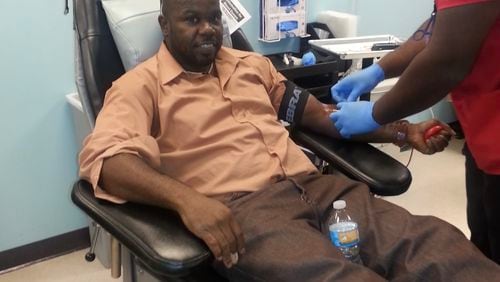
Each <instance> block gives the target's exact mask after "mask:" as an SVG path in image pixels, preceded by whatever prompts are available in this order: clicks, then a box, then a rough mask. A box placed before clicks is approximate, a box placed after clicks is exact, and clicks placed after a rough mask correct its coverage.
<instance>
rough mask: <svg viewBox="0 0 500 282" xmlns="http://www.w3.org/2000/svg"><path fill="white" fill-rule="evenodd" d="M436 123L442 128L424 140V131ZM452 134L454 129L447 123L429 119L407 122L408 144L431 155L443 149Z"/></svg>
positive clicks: (453, 134)
mask: <svg viewBox="0 0 500 282" xmlns="http://www.w3.org/2000/svg"><path fill="white" fill-rule="evenodd" d="M436 125H440V126H441V127H442V128H443V129H442V130H441V131H440V132H438V133H437V134H435V135H433V136H431V137H430V138H429V139H427V140H425V137H424V136H425V131H426V130H427V129H429V128H431V127H433V126H436ZM453 136H455V131H453V129H451V127H450V126H449V125H448V124H446V123H443V122H441V121H438V120H435V119H431V120H428V121H424V122H421V123H417V124H409V125H408V132H407V136H406V138H407V142H408V144H410V145H411V146H412V147H413V148H415V149H417V150H418V151H419V152H421V153H422V154H426V155H432V154H434V153H437V152H441V151H443V150H444V149H445V148H446V147H447V146H448V144H449V142H450V139H451V137H453Z"/></svg>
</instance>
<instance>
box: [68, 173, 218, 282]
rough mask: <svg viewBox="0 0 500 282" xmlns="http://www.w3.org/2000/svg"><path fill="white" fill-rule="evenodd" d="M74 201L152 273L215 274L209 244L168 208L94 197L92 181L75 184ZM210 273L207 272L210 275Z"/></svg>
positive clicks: (176, 274) (195, 275) (171, 275)
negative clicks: (108, 200)
mask: <svg viewBox="0 0 500 282" xmlns="http://www.w3.org/2000/svg"><path fill="white" fill-rule="evenodd" d="M71 199H72V200H73V202H74V203H75V204H76V205H77V206H78V207H79V208H81V209H82V210H83V211H84V212H85V213H86V214H87V215H88V216H90V217H91V218H92V219H93V220H94V221H95V222H97V223H98V224H99V225H101V226H102V227H103V228H104V229H105V230H106V231H108V232H109V233H110V234H111V235H112V236H113V237H115V238H116V239H118V241H120V242H121V243H122V244H123V245H125V246H126V247H127V248H128V249H129V250H130V251H131V252H132V253H133V254H134V255H136V256H137V258H138V259H139V260H140V261H141V264H142V266H143V267H145V268H147V270H149V272H150V273H152V274H154V275H155V276H157V277H162V278H166V277H168V278H175V277H186V276H189V277H200V276H201V277H200V278H199V279H192V280H190V281H195V280H196V281H206V280H204V279H203V275H204V274H207V275H208V272H210V274H209V275H208V276H214V273H215V272H214V271H213V270H212V269H211V268H210V267H209V265H210V262H211V261H212V259H213V257H212V255H211V253H210V251H209V250H208V248H207V247H206V245H205V244H204V243H203V242H202V241H201V240H199V239H198V238H197V237H195V236H194V235H193V234H192V233H191V232H189V230H187V229H186V227H185V226H184V225H183V223H182V221H181V219H180V218H179V216H178V215H177V214H176V213H175V212H173V211H169V210H166V209H161V208H156V207H151V206H147V205H140V204H134V203H126V204H113V203H109V202H107V201H102V200H99V199H97V198H95V197H94V192H93V190H92V187H91V186H90V184H89V183H88V182H86V181H83V180H80V181H78V182H77V183H75V185H74V186H73V191H72V193H71ZM206 277H207V276H205V278H206Z"/></svg>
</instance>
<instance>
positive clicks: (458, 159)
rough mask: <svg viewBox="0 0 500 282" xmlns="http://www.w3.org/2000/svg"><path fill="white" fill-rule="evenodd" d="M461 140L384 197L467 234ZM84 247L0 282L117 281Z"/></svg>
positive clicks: (416, 166)
mask: <svg viewBox="0 0 500 282" xmlns="http://www.w3.org/2000/svg"><path fill="white" fill-rule="evenodd" d="M462 145H463V141H462V140H453V141H452V142H451V144H450V146H449V147H448V148H447V149H446V150H445V151H444V152H442V153H439V154H436V155H433V156H425V155H422V154H420V153H418V152H415V153H414V155H413V160H412V162H411V164H410V165H409V168H410V170H411V172H412V176H413V182H412V185H411V187H410V189H409V190H408V191H407V192H406V193H404V194H403V195H401V196H397V197H387V198H386V199H387V200H389V201H391V202H393V203H396V204H398V205H401V206H403V207H405V208H406V209H408V210H409V211H410V212H412V213H414V214H421V215H435V216H437V217H440V218H442V219H444V220H446V221H448V222H450V223H452V224H454V225H455V226H457V227H458V228H459V229H460V230H462V232H464V234H466V235H467V236H468V235H469V231H468V228H467V223H466V218H465V203H466V200H465V184H464V183H465V182H464V166H463V162H464V158H463V156H462V154H461V153H460V150H461V148H462ZM381 149H382V150H383V151H385V152H387V153H389V154H390V155H392V156H394V157H395V158H397V159H398V160H400V161H401V162H402V163H405V164H406V163H407V161H408V157H409V152H403V153H399V152H398V150H397V148H396V147H395V146H393V145H384V146H383V147H382V148H381ZM85 252H86V250H82V251H78V252H74V253H71V254H68V255H64V256H60V257H57V258H54V259H50V260H47V261H44V262H40V263H37V264H34V265H31V266H28V267H25V268H22V269H20V270H17V271H13V272H9V273H6V274H3V275H0V282H26V281H39V282H49V281H50V282H57V281H61V282H63V281H64V282H66V281H72V282H90V281H91V282H106V281H119V280H115V279H113V278H111V277H110V274H109V270H107V269H105V268H103V267H102V266H101V265H100V264H99V263H98V262H97V260H96V261H95V262H93V263H87V262H86V261H85V260H84V255H85Z"/></svg>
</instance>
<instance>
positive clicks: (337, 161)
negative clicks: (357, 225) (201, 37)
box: [72, 0, 411, 281]
mask: <svg viewBox="0 0 500 282" xmlns="http://www.w3.org/2000/svg"><path fill="white" fill-rule="evenodd" d="M104 1H109V0H102V1H101V0H73V11H74V27H75V42H76V44H75V45H76V47H75V51H76V52H75V53H76V68H77V86H78V94H79V97H80V100H81V101H82V104H83V107H84V109H85V113H86V114H87V116H88V120H89V124H90V125H91V127H92V126H93V124H94V120H95V117H96V116H97V114H98V113H99V110H100V109H101V107H102V103H103V98H104V95H105V93H106V90H107V89H108V88H109V87H110V86H111V83H112V81H114V80H115V79H117V78H118V77H119V76H121V75H122V74H123V73H124V72H125V69H124V65H123V63H122V60H121V57H120V54H119V52H118V49H117V45H116V44H115V41H114V40H113V36H112V33H111V31H110V27H109V25H108V20H107V18H106V14H105V11H104V10H103V2H104ZM130 1H133V0H126V1H123V0H122V1H121V2H122V3H123V2H130ZM136 1H137V2H138V3H141V2H142V1H143V0H136ZM155 1H158V2H159V0H155ZM117 2H120V1H117ZM144 32H145V33H147V32H149V30H144ZM231 41H232V44H233V47H234V48H238V49H243V50H251V46H250V44H249V43H248V41H247V40H246V37H245V35H244V34H243V32H242V31H241V30H237V31H236V32H234V33H233V34H232V35H231ZM122 55H123V54H122ZM291 136H292V138H293V139H294V141H295V142H296V143H298V144H300V145H301V146H303V147H306V148H308V149H309V150H311V151H312V152H313V153H314V154H315V155H316V156H317V157H319V158H321V159H322V160H323V161H324V162H325V163H327V164H328V166H327V167H328V168H330V169H331V168H333V169H335V170H336V171H339V172H341V173H344V174H346V175H348V176H349V177H351V178H353V179H356V180H359V181H361V182H364V183H366V184H367V185H368V186H369V187H370V189H371V191H372V192H373V193H374V194H377V195H380V196H391V195H398V194H401V193H403V192H405V191H406V190H407V189H408V187H409V185H410V183H411V174H410V172H409V170H408V169H407V168H406V167H405V166H404V165H402V164H401V163H399V162H398V161H396V160H395V159H393V158H391V157H390V156H388V155H387V154H385V153H383V152H381V151H379V150H378V149H376V148H375V147H373V146H371V145H369V144H365V143H356V142H348V141H342V140H332V139H331V138H328V137H325V136H321V135H318V134H314V133H311V132H307V131H302V130H299V129H296V128H295V129H293V130H292V132H291ZM72 200H73V202H74V203H75V204H76V205H77V206H78V207H79V208H80V209H82V210H83V211H84V212H85V213H86V214H87V215H88V216H89V217H90V218H91V219H92V220H93V221H94V222H95V223H96V225H97V228H96V229H95V230H96V231H95V232H94V236H92V245H91V251H90V252H89V253H88V254H87V256H86V258H87V260H89V261H90V260H93V258H94V255H93V251H94V247H95V244H96V241H97V240H98V235H99V232H101V231H100V230H101V229H100V228H103V229H104V230H105V231H106V232H108V233H109V234H110V235H111V238H112V239H111V244H110V246H111V251H110V254H111V273H112V276H113V277H115V278H116V277H119V276H120V275H122V271H123V281H224V279H223V278H222V277H220V276H219V275H218V274H217V273H216V272H215V271H213V270H212V268H211V267H210V264H211V262H212V260H213V256H212V255H211V253H210V251H209V250H208V248H207V246H206V245H205V244H204V243H203V242H202V241H201V240H200V239H198V238H197V237H195V236H194V235H193V234H191V233H190V232H189V230H188V229H187V228H186V227H185V226H184V225H183V223H182V221H181V219H180V217H179V216H178V215H177V214H176V213H175V212H173V211H171V210H166V209H160V208H156V207H152V206H147V205H141V204H135V203H126V204H122V205H119V204H113V203H110V202H106V201H103V200H99V199H97V198H95V197H94V194H93V190H92V187H91V186H90V184H89V183H88V182H86V181H84V180H79V181H78V182H76V183H75V184H74V187H73V190H72Z"/></svg>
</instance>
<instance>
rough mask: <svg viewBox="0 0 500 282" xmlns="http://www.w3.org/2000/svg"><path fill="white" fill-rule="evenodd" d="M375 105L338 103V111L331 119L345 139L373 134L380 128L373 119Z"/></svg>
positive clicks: (362, 102) (369, 103) (367, 103)
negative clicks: (363, 134)
mask: <svg viewBox="0 0 500 282" xmlns="http://www.w3.org/2000/svg"><path fill="white" fill-rule="evenodd" d="M373 105H374V103H373V102H369V101H359V102H342V103H338V104H337V109H338V110H337V111H336V112H333V113H332V114H331V115H330V119H331V120H332V121H333V122H334V123H335V127H336V128H337V130H338V131H339V133H340V135H342V137H344V138H351V136H352V135H356V134H362V133H367V132H371V131H374V130H375V129H377V128H379V127H380V124H378V123H377V122H376V121H375V120H374V119H373V115H372V113H373Z"/></svg>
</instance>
